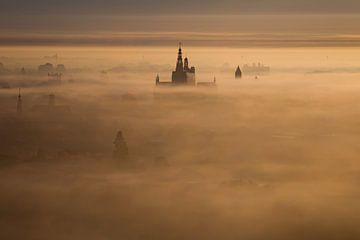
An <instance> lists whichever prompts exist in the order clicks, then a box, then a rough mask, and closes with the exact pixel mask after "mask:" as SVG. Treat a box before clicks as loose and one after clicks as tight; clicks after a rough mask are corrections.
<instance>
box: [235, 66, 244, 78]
mask: <svg viewBox="0 0 360 240" xmlns="http://www.w3.org/2000/svg"><path fill="white" fill-rule="evenodd" d="M241 77H242V72H241V70H240V66H238V67H237V69H236V71H235V78H241Z"/></svg>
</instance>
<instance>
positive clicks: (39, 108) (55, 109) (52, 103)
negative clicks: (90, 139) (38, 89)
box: [32, 93, 71, 116]
mask: <svg viewBox="0 0 360 240" xmlns="http://www.w3.org/2000/svg"><path fill="white" fill-rule="evenodd" d="M32 111H33V112H38V113H45V114H46V113H52V114H55V115H59V116H61V115H67V114H69V113H71V109H70V107H69V106H67V105H57V104H56V96H55V94H53V93H51V94H49V96H48V104H37V105H35V106H33V108H32Z"/></svg>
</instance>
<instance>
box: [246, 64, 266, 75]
mask: <svg viewBox="0 0 360 240" xmlns="http://www.w3.org/2000/svg"><path fill="white" fill-rule="evenodd" d="M243 70H244V73H245V74H259V75H261V74H267V73H269V72H270V67H269V66H265V65H264V64H262V63H257V64H256V63H253V64H252V65H249V64H244V66H243Z"/></svg>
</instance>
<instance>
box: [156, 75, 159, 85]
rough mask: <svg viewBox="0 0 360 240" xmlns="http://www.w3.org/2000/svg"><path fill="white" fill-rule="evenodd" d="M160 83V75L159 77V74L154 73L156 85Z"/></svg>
mask: <svg viewBox="0 0 360 240" xmlns="http://www.w3.org/2000/svg"><path fill="white" fill-rule="evenodd" d="M159 83H160V77H159V74H158V75H156V85H158V84H159Z"/></svg>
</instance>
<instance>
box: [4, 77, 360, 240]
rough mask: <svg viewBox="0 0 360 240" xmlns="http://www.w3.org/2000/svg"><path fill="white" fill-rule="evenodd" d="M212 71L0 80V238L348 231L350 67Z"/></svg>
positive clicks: (312, 235) (354, 113) (327, 235)
mask: <svg viewBox="0 0 360 240" xmlns="http://www.w3.org/2000/svg"><path fill="white" fill-rule="evenodd" d="M200 73H201V72H200ZM164 74H166V73H164ZM199 75H200V76H201V77H202V78H203V79H212V77H213V74H212V73H211V72H203V73H202V75H201V74H199ZM216 75H217V76H216V77H217V87H216V88H174V87H173V88H166V87H161V88H157V87H155V78H154V76H156V75H155V74H154V73H153V72H151V71H145V72H143V73H142V74H141V75H140V74H138V73H136V72H131V71H130V72H124V73H121V72H120V73H114V72H112V73H111V72H110V73H107V74H106V77H105V76H103V75H101V74H99V75H96V77H94V76H92V78H91V79H90V78H88V75H87V74H84V73H77V74H74V75H73V79H74V82H71V83H69V82H66V83H64V84H62V85H61V86H32V87H27V88H22V90H21V98H22V113H21V114H19V113H17V112H16V109H17V97H18V90H17V89H15V88H10V89H0V107H1V110H2V111H1V113H0V139H1V144H0V191H1V195H0V196H1V197H0V229H1V231H0V238H1V239H184V238H189V239H358V238H359V237H360V230H359V229H358V227H357V222H358V220H359V219H358V218H359V217H358V216H359V210H360V207H358V204H357V203H358V202H359V200H360V199H359V198H360V195H359V190H358V187H357V186H358V184H359V180H360V178H359V177H358V176H359V173H360V167H359V164H358V156H359V154H360V150H359V149H360V148H359V143H360V141H359V140H360V106H359V102H360V95H359V94H358V92H359V90H360V84H359V82H358V80H359V74H357V73H322V74H303V73H302V74H299V73H296V74H295V73H284V72H282V73H273V74H270V75H265V76H259V77H258V78H257V79H255V78H254V76H245V77H243V78H242V79H240V80H235V79H234V78H233V73H228V72H218V73H217V74H216ZM164 78H165V77H164ZM51 94H53V95H55V103H51V101H50V99H49V98H50V96H49V95H51ZM119 130H121V131H122V133H123V136H124V139H125V141H126V144H127V147H128V151H129V157H128V161H130V163H131V164H126V165H124V164H122V163H121V162H120V161H119V160H116V159H113V158H112V154H113V150H114V144H113V142H114V139H115V136H116V134H117V132H118V131H119Z"/></svg>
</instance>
